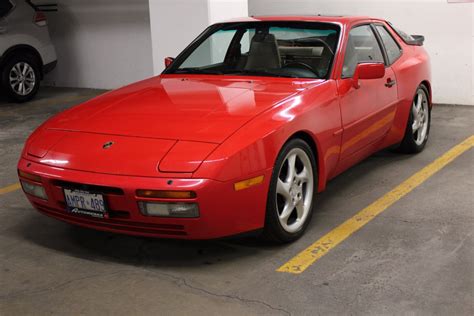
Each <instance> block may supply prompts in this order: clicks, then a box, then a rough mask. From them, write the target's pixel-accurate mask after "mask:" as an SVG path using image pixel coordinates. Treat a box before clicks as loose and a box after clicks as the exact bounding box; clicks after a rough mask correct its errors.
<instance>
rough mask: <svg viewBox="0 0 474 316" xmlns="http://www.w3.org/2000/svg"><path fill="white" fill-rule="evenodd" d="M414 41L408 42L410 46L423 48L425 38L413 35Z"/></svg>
mask: <svg viewBox="0 0 474 316" xmlns="http://www.w3.org/2000/svg"><path fill="white" fill-rule="evenodd" d="M411 37H412V38H413V40H410V41H407V44H408V45H414V46H423V43H424V42H425V37H424V36H423V35H412V36H411Z"/></svg>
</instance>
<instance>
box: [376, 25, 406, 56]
mask: <svg viewBox="0 0 474 316" xmlns="http://www.w3.org/2000/svg"><path fill="white" fill-rule="evenodd" d="M375 28H376V29H377V32H379V34H380V37H381V38H382V42H383V45H384V46H385V50H386V51H387V56H388V62H389V64H390V65H391V64H393V63H394V62H395V61H396V60H397V59H398V58H399V57H400V55H401V54H402V52H401V50H400V46H398V44H397V42H395V40H394V39H393V37H392V35H390V33H389V32H388V31H387V29H386V28H385V27H384V26H383V25H376V26H375Z"/></svg>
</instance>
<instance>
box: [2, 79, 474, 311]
mask: <svg viewBox="0 0 474 316" xmlns="http://www.w3.org/2000/svg"><path fill="white" fill-rule="evenodd" d="M99 93H102V92H101V91H95V90H80V89H58V88H44V89H42V91H41V92H40V94H39V95H38V97H37V98H36V99H35V100H34V101H32V102H29V103H25V104H9V103H7V101H6V100H0V284H1V287H0V314H1V315H28V314H34V315H46V314H48V315H49V314H70V315H77V314H94V315H104V314H115V315H125V314H133V315H135V314H136V315H144V314H160V315H185V314H193V315H244V314H245V315H255V314H272V315H279V314H281V315H290V314H291V315H318V314H325V315H336V314H338V315H340V314H356V315H361V314H372V315H385V314H422V315H446V314H450V315H473V314H474V303H473V302H474V236H473V230H474V189H473V188H474V159H473V158H474V156H473V155H474V149H473V148H471V149H468V150H467V151H465V152H464V153H463V154H461V155H459V156H458V157H457V158H456V159H454V160H453V161H452V162H451V163H449V164H447V165H446V166H445V167H444V168H442V169H441V170H440V171H439V172H437V173H435V174H434V175H433V176H431V177H429V178H428V179H427V180H426V181H425V182H423V183H422V184H420V185H419V186H417V187H416V188H414V189H413V190H412V191H411V192H409V193H408V194H406V195H404V196H403V197H401V198H400V199H399V200H397V201H396V202H395V203H393V204H392V205H390V206H389V207H388V208H387V209H385V210H384V211H383V212H382V213H381V214H380V215H378V216H377V217H375V218H374V219H372V220H371V221H369V222H368V223H367V224H366V225H365V226H363V227H362V228H361V229H360V230H358V231H356V232H354V233H353V234H352V235H350V236H349V237H348V238H346V239H344V240H343V241H342V242H341V243H340V244H339V245H337V246H335V247H334V248H333V249H331V250H330V251H329V252H328V253H327V254H326V255H325V256H323V257H322V258H320V259H319V260H317V261H316V262H314V263H313V264H311V265H310V266H309V267H308V268H307V269H306V270H305V271H304V272H303V273H301V274H290V273H282V272H277V271H276V270H277V269H278V268H279V267H280V266H282V265H283V264H285V263H286V262H287V261H288V260H290V259H291V258H293V257H294V256H295V255H297V254H298V253H300V252H301V251H302V250H304V249H305V248H307V247H308V246H310V245H311V244H312V243H313V242H315V241H317V240H318V239H319V238H321V237H322V236H324V235H325V234H327V233H328V232H330V231H332V230H333V229H334V228H336V227H338V226H339V225H340V224H341V223H343V222H344V221H346V220H347V219H350V218H351V217H353V216H354V215H355V214H357V213H358V212H359V211H360V210H362V209H364V208H366V207H367V206H368V205H370V204H371V203H373V202H374V201H375V200H377V199H379V198H380V197H382V196H384V195H385V194H386V193H387V192H389V191H390V190H392V189H393V188H394V187H396V186H397V185H399V184H400V183H402V182H403V181H405V180H406V179H407V178H409V177H410V176H412V175H413V174H415V173H416V172H417V171H419V170H420V169H422V168H423V167H425V166H426V165H429V164H430V163H431V162H433V161H434V160H435V159H436V158H438V157H439V156H441V155H443V154H444V153H445V152H446V151H448V150H449V149H451V148H452V147H454V146H456V145H458V144H459V143H461V142H462V141H464V140H465V139H466V138H468V137H470V136H472V135H473V134H474V124H473V122H474V107H464V106H436V107H435V108H434V111H433V118H432V130H431V136H430V141H429V143H428V145H427V147H426V149H425V151H424V152H422V153H421V154H419V155H416V156H407V155H397V154H393V153H390V152H387V151H384V152H381V153H379V154H377V155H375V156H373V157H371V158H369V159H367V160H366V161H364V162H362V163H360V164H359V165H357V166H355V167H353V168H352V169H350V170H348V171H347V172H345V173H344V174H342V175H340V176H339V177H337V178H336V179H334V180H333V181H331V182H330V183H329V185H328V188H327V191H326V192H324V193H322V194H319V196H318V199H317V203H318V206H317V211H316V213H315V215H314V217H313V220H312V222H311V224H310V227H309V229H308V231H307V233H306V234H305V235H304V237H303V238H301V239H300V240H298V241H297V242H295V243H293V244H289V245H285V246H274V245H269V244H266V243H264V242H261V241H259V240H258V239H255V238H252V237H248V238H240V239H229V240H218V241H206V242H204V241H202V242H201V241H200V242H188V241H173V240H159V239H146V238H137V237H128V236H122V235H115V234H111V233H104V232H96V231H92V230H87V229H83V228H78V227H73V226H70V225H68V224H65V223H62V222H59V221H56V220H54V219H51V218H48V217H45V216H43V215H41V214H39V213H37V212H36V211H35V210H33V208H32V207H31V206H30V204H29V203H28V202H27V200H26V198H25V197H24V196H23V193H22V192H21V190H18V189H17V188H18V186H15V184H16V183H17V177H16V162H17V159H18V156H19V155H20V152H21V149H22V146H23V142H24V141H25V139H26V138H27V136H28V135H29V134H30V132H31V131H33V129H34V128H35V127H36V126H38V125H39V124H40V123H42V122H43V121H44V120H45V119H47V118H48V117H49V116H51V115H53V114H55V113H57V112H59V111H61V110H63V109H66V108H68V107H70V106H72V105H74V104H77V103H80V102H82V101H84V100H87V99H89V98H91V97H93V96H95V95H97V94H99Z"/></svg>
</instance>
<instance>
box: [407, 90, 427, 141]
mask: <svg viewBox="0 0 474 316" xmlns="http://www.w3.org/2000/svg"><path fill="white" fill-rule="evenodd" d="M412 113H413V123H412V127H411V129H412V132H413V139H414V141H415V143H416V145H418V146H420V145H421V144H423V142H424V141H425V140H426V137H427V136H428V124H429V108H428V98H427V96H426V94H425V92H424V91H422V90H419V91H418V93H417V95H416V97H415V100H414V101H413V106H412Z"/></svg>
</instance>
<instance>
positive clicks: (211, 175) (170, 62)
mask: <svg viewBox="0 0 474 316" xmlns="http://www.w3.org/2000/svg"><path fill="white" fill-rule="evenodd" d="M423 40H424V38H423V37H422V36H410V35H407V34H405V33H403V32H402V31H400V30H398V29H397V28H395V27H394V26H392V25H391V24H389V23H388V22H386V21H383V20H380V19H374V18H367V17H323V16H291V17H290V16H285V17H281V16H272V17H252V18H245V19H240V20H234V21H231V22H226V23H219V24H215V25H212V26H210V27H209V28H208V29H206V30H205V31H204V32H203V33H202V34H201V35H200V36H199V37H198V38H197V39H196V40H194V41H193V42H192V43H191V44H190V45H189V46H188V47H187V48H186V49H185V50H184V51H183V52H182V53H181V54H180V55H179V56H178V57H177V58H176V59H172V58H167V59H166V61H165V62H166V65H167V68H166V70H165V71H164V72H163V73H162V74H161V75H159V76H157V77H154V78H151V79H147V80H144V81H141V82H138V83H135V84H132V85H129V86H127V87H124V88H121V89H118V90H115V91H112V92H109V93H106V94H104V95H102V96H99V97H97V98H95V99H92V100H90V101H88V102H85V103H83V104H81V105H78V106H76V107H73V108H71V109H68V110H66V111H65V112H63V113H61V114H59V115H57V116H55V117H53V118H51V119H50V120H48V121H47V122H46V123H44V124H43V125H41V126H40V127H39V128H38V129H37V130H36V131H35V132H34V133H33V134H32V135H31V136H30V138H29V139H28V140H27V142H26V145H25V148H24V150H23V153H22V155H21V159H20V161H19V164H18V171H19V178H20V181H21V184H22V186H23V190H24V192H25V193H26V196H27V197H28V199H29V200H30V201H31V203H32V204H33V206H34V207H35V208H36V209H38V210H39V211H40V212H42V213H44V214H46V215H49V216H52V217H54V218H57V219H60V220H63V221H65V222H69V223H72V224H77V225H81V226H85V227H89V228H93V229H98V230H105V231H111V232H118V233H125V234H131V235H142V236H154V237H172V238H187V239H210V238H218V237H223V236H229V235H236V234H240V233H243V232H248V231H259V230H260V231H262V232H263V234H264V235H265V236H266V237H267V238H270V239H273V240H275V241H278V242H289V241H293V240H295V239H297V238H298V237H300V236H301V235H302V234H303V232H304V231H305V229H306V227H307V226H308V224H309V222H310V218H311V214H312V212H313V209H315V208H317V205H318V203H317V198H316V193H317V192H321V191H323V190H324V189H325V186H326V183H327V181H328V180H329V179H331V178H333V177H335V176H336V175H338V174H340V173H341V172H343V171H344V170H346V169H347V168H349V167H351V166H352V165H354V164H355V163H357V162H359V161H361V160H362V159H364V158H366V157H368V156H369V155H371V154H373V153H374V152H376V151H379V150H381V149H383V148H387V147H389V146H391V147H394V148H397V149H398V150H399V151H401V152H405V153H417V152H420V151H421V150H423V147H424V146H425V144H426V142H427V139H428V134H429V129H430V109H431V83H430V65H429V57H428V55H427V53H426V51H425V50H424V48H423V47H422V45H423Z"/></svg>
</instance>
